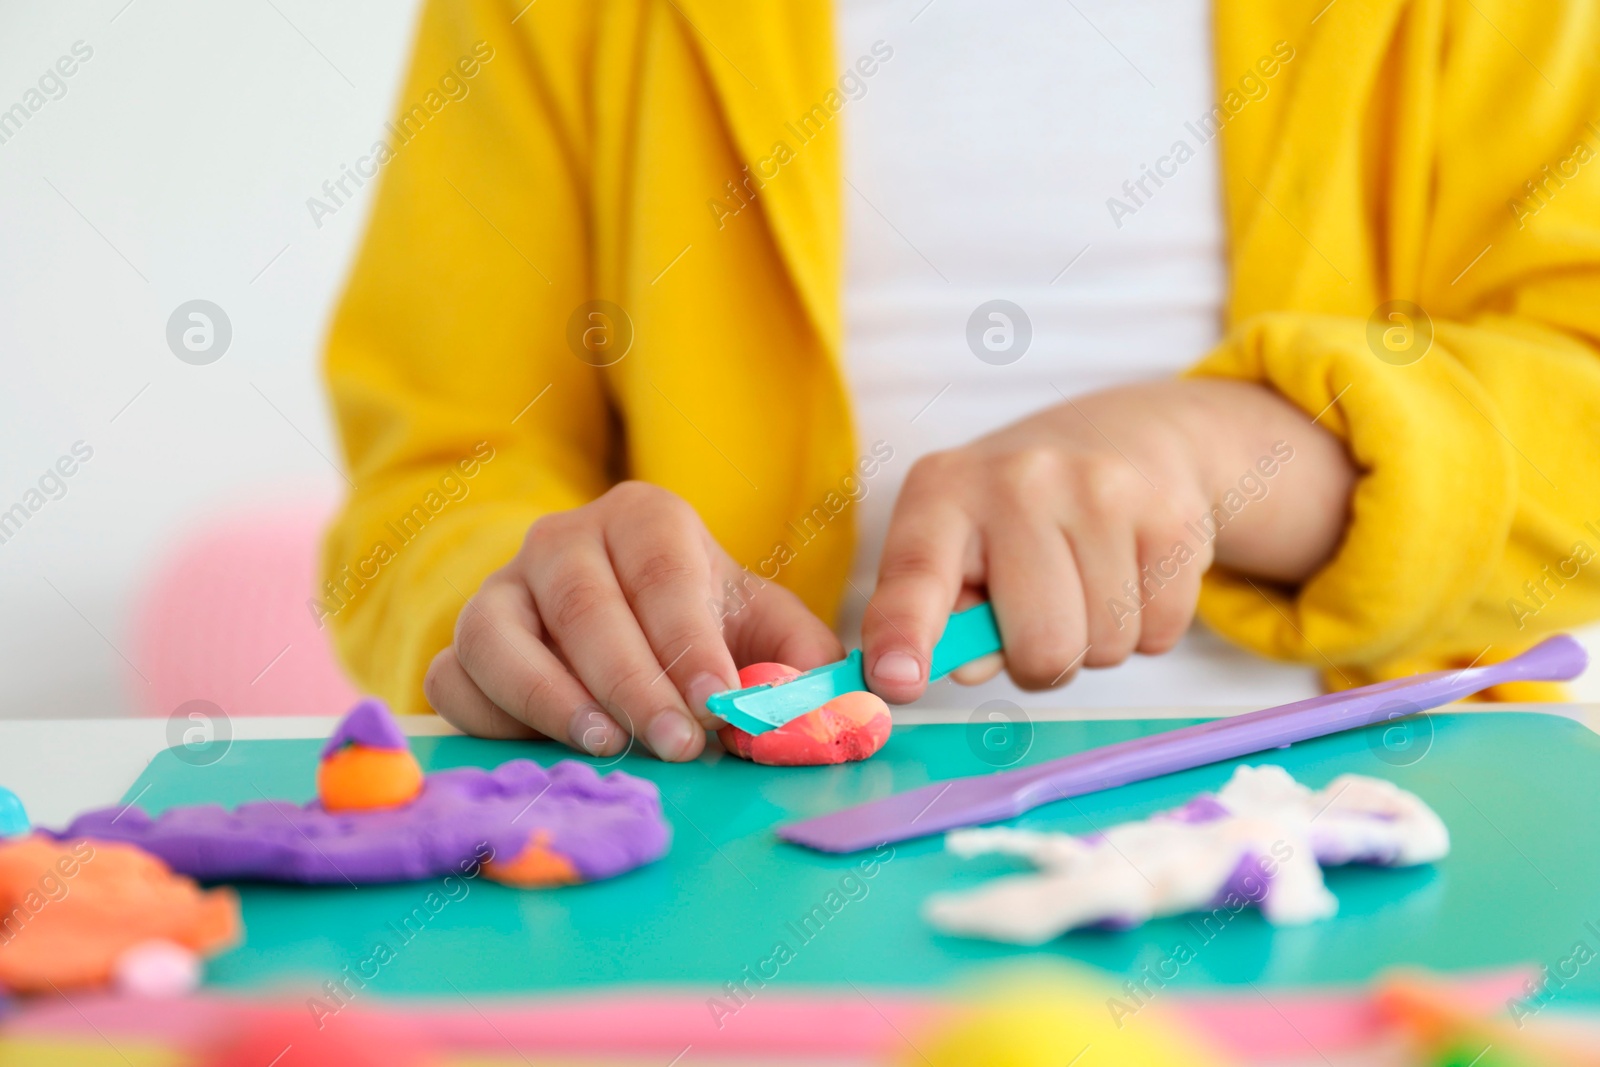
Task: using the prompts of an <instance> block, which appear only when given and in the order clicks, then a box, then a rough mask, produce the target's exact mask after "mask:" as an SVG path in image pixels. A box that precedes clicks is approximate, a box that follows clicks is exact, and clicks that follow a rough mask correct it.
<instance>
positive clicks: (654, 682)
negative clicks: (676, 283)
mask: <svg viewBox="0 0 1600 1067" xmlns="http://www.w3.org/2000/svg"><path fill="white" fill-rule="evenodd" d="M728 581H732V582H733V583H734V584H735V586H736V587H737V588H739V589H740V590H741V591H742V593H741V595H742V596H743V598H744V606H743V607H742V608H740V610H738V611H737V612H736V613H733V614H730V615H728V616H727V617H726V619H725V620H724V619H722V618H720V617H719V616H720V615H721V614H722V613H721V611H720V610H719V606H720V605H721V604H722V603H723V599H724V596H725V593H724V589H725V586H724V583H725V582H728ZM749 581H750V576H749V575H748V573H747V572H745V571H744V569H743V568H741V567H740V566H739V565H738V564H737V563H735V562H734V561H733V558H732V557H731V556H729V555H728V553H727V552H725V551H723V549H722V546H721V545H719V544H717V542H716V541H715V540H714V539H713V538H712V536H711V534H710V533H709V532H708V531H707V530H706V528H705V524H704V523H702V522H701V521H700V516H699V515H697V514H696V513H695V511H694V509H693V508H692V507H691V506H690V505H689V504H687V503H686V502H684V501H683V500H682V499H681V498H680V497H678V496H676V495H674V494H673V493H671V492H669V491H667V490H665V489H662V488H660V487H658V486H654V485H650V484H648V483H645V482H624V483H622V484H621V485H618V486H616V487H615V488H613V489H612V490H611V491H610V492H608V493H606V494H605V495H604V496H602V497H600V498H599V499H598V500H595V501H593V502H591V503H589V504H585V505H584V506H583V507H579V508H574V509H572V510H571V511H564V512H557V513H554V514H551V515H546V516H545V517H544V518H541V519H540V520H539V521H538V522H536V523H534V524H533V526H532V527H530V528H529V530H528V536H527V537H526V538H524V540H523V542H522V549H521V550H520V551H519V552H518V553H517V555H516V557H515V558H514V559H512V560H511V562H510V563H508V564H506V565H505V566H504V567H502V568H500V569H499V570H498V571H495V572H494V573H493V574H491V575H489V577H488V578H486V579H484V582H483V585H482V586H481V587H480V588H479V589H478V591H477V593H476V594H475V595H474V596H473V597H472V598H471V599H470V600H469V601H468V602H467V605H466V607H464V608H463V609H462V610H461V615H460V617H459V618H458V619H457V620H456V630H455V640H454V643H453V644H451V646H450V647H449V648H447V649H445V650H444V651H443V652H440V653H439V654H438V655H437V656H435V657H434V660H433V663H432V664H431V665H430V666H429V668H428V675H427V678H426V680H425V681H424V683H423V689H424V692H425V693H426V694H427V697H428V702H429V703H430V704H432V705H433V707H434V710H436V711H437V712H438V713H439V714H440V715H441V716H443V717H444V718H445V719H446V720H448V721H449V722H451V723H452V724H454V725H455V726H457V727H459V728H461V729H462V730H465V731H467V732H468V733H471V734H475V735H477V736H479V737H534V736H539V735H543V736H546V737H551V738H555V739H556V740H560V741H565V742H567V743H568V744H571V745H572V746H574V747H575V748H580V749H582V750H584V751H586V752H589V753H592V754H594V755H597V756H606V755H614V754H615V753H618V752H621V751H622V750H623V749H625V748H626V747H627V745H628V744H629V741H628V735H629V734H632V735H633V736H634V737H637V738H638V739H639V740H641V741H643V742H644V743H645V744H646V745H647V746H648V747H649V748H650V750H651V751H652V752H654V753H655V754H656V755H657V756H660V757H661V758H662V759H666V760H688V759H693V758H694V757H695V756H697V755H699V754H700V751H701V749H702V748H703V747H704V746H705V732H704V730H705V727H714V726H717V725H719V724H720V720H717V719H716V718H714V717H712V716H711V715H709V714H708V713H707V711H706V698H707V697H709V696H710V695H711V694H712V693H716V692H720V691H721V690H724V689H733V688H736V687H737V686H738V682H739V676H738V671H737V670H736V669H735V664H736V663H755V662H761V661H775V662H780V663H788V664H792V665H794V666H795V667H797V668H799V669H801V670H809V669H810V668H812V667H817V666H821V665H822V664H824V663H827V662H829V661H831V660H836V659H839V658H840V657H841V656H843V655H844V649H843V647H842V646H841V645H840V644H839V640H838V638H837V637H835V636H834V634H833V631H832V630H830V629H829V628H828V627H827V625H826V624H825V623H823V622H822V620H820V619H818V618H817V617H816V616H815V615H813V614H812V613H811V612H810V611H809V610H807V608H806V607H805V605H804V604H803V603H801V601H800V599H799V598H798V597H796V596H795V595H794V594H793V593H791V592H790V591H789V590H787V589H784V588H783V587H782V586H779V585H777V584H775V583H772V582H764V583H759V585H758V587H755V588H753V589H750V590H748V591H746V583H747V582H749Z"/></svg>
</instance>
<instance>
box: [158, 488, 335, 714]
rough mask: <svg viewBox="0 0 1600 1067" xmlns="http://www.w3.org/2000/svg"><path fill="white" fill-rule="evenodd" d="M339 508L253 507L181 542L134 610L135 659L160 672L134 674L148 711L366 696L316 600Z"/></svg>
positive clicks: (295, 708)
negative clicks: (342, 662) (339, 655)
mask: <svg viewBox="0 0 1600 1067" xmlns="http://www.w3.org/2000/svg"><path fill="white" fill-rule="evenodd" d="M330 514H331V508H328V507H318V506H309V505H306V504H303V503H302V504H298V505H287V506H283V507H274V508H271V509H264V510H260V511H251V512H241V513H236V514H233V515H229V516H225V517H220V518H216V519H212V520H210V521H208V522H206V523H204V524H202V525H200V526H199V528H198V529H196V530H194V531H193V532H192V533H190V534H188V535H187V536H184V537H180V538H178V539H176V540H175V542H174V544H173V545H172V546H171V549H170V551H169V552H168V554H167V555H166V557H165V558H164V559H162V560H161V561H160V562H158V563H157V565H156V567H155V569H154V578H153V580H152V581H151V583H150V585H149V586H147V587H146V589H145V592H144V594H143V596H142V597H141V598H140V599H139V600H138V601H137V602H136V603H135V605H134V609H133V642H134V648H133V657H132V658H133V662H134V663H136V664H138V665H139V669H140V670H141V671H142V672H143V673H144V675H145V678H147V679H148V680H149V683H148V684H146V683H145V682H144V681H143V680H141V679H140V678H139V677H138V676H136V675H134V676H131V680H130V687H131V689H132V690H133V698H134V705H135V706H136V707H137V708H138V709H139V710H140V712H141V713H143V714H146V715H172V714H173V713H174V712H175V711H177V710H178V708H180V707H181V706H183V705H184V704H187V703H189V702H191V701H205V702H209V703H210V704H214V705H215V706H216V707H217V708H219V709H221V711H222V712H223V713H225V714H226V715H339V714H343V713H344V711H345V710H347V709H348V708H349V707H350V705H351V704H353V703H355V702H356V700H358V699H359V696H360V694H358V693H357V691H356V689H355V688H354V687H353V686H352V685H351V683H350V681H349V679H348V678H346V677H345V674H344V671H343V670H342V669H341V668H340V666H339V664H338V663H337V661H336V660H335V659H334V653H333V646H332V644H331V637H330V634H329V631H328V628H327V626H326V625H324V626H323V628H321V629H318V627H317V622H316V620H315V619H314V618H313V617H312V613H311V610H310V608H309V607H308V606H307V601H309V600H310V599H311V598H312V597H314V596H316V595H317V589H318V586H319V585H320V582H319V580H318V577H317V556H318V552H319V550H320V542H321V537H322V531H323V529H324V527H325V526H326V523H327V521H328V518H329V515H330ZM207 714H208V715H211V714H214V712H209V713H207Z"/></svg>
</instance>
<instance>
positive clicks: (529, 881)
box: [483, 830, 583, 889]
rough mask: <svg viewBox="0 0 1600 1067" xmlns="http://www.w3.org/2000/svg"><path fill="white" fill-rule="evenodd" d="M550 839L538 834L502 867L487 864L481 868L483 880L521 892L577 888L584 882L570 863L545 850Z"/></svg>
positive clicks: (489, 862) (495, 862)
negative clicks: (575, 886) (568, 887)
mask: <svg viewBox="0 0 1600 1067" xmlns="http://www.w3.org/2000/svg"><path fill="white" fill-rule="evenodd" d="M549 843H550V835H549V834H547V833H545V832H544V831H542V830H541V831H539V832H537V833H535V834H534V835H533V840H531V841H529V842H528V843H527V845H525V846H524V847H523V849H522V851H521V852H519V853H517V854H516V855H515V856H513V857H511V858H510V859H509V860H507V861H506V862H504V863H500V862H498V861H496V860H489V861H488V862H487V863H485V864H484V865H483V876H484V877H485V878H487V879H489V880H490V881H491V882H500V883H502V884H504V885H512V886H516V887H518V888H520V889H537V888H539V887H541V886H551V885H577V884H578V883H579V882H581V881H583V876H582V875H580V874H579V873H578V870H577V868H575V867H574V866H573V865H572V862H571V861H570V860H568V859H567V857H565V856H563V855H562V854H561V853H559V852H552V851H550V849H549V848H548V845H549Z"/></svg>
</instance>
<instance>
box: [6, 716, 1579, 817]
mask: <svg viewBox="0 0 1600 1067" xmlns="http://www.w3.org/2000/svg"><path fill="white" fill-rule="evenodd" d="M1248 710H1250V709H1248V708H1225V707H1223V708H1219V707H1198V706H1197V707H1181V708H1174V707H1167V708H1100V709H1083V708H1075V709H1072V710H1070V711H1068V710H1062V711H1040V710H1037V709H1035V710H1030V711H1029V712H1028V715H1029V717H1030V718H1031V719H1033V720H1035V721H1039V722H1049V721H1064V720H1079V719H1191V718H1211V717H1215V716H1219V715H1236V714H1239V713H1241V712H1243V711H1248ZM1449 710H1450V711H1522V712H1544V713H1546V714H1560V715H1566V716H1568V717H1570V718H1574V719H1577V720H1578V721H1579V722H1582V723H1584V725H1586V726H1588V727H1589V728H1590V729H1591V730H1595V731H1596V732H1600V704H1460V705H1453V706H1452V707H1450V708H1449ZM336 721H337V719H335V718H333V717H309V716H304V717H299V716H297V717H290V716H285V717H282V718H234V719H232V720H231V721H230V723H229V726H230V728H231V730H232V736H233V740H235V741H259V740H271V739H277V738H297V737H326V736H328V734H329V733H330V732H332V730H333V725H334V723H335V722H336ZM965 721H966V716H965V715H964V714H963V713H960V712H916V713H913V712H901V713H897V714H896V715H895V722H896V724H898V725H913V724H917V723H926V722H957V723H959V722H965ZM180 725H187V724H180ZM401 725H402V727H403V728H404V729H405V731H406V733H408V734H410V735H411V736H413V737H419V736H430V735H440V734H453V733H456V732H457V731H456V730H455V729H454V728H452V727H451V726H449V725H448V724H446V723H445V722H443V721H442V720H440V719H438V718H435V717H434V716H431V715H418V716H405V717H403V718H402V719H401ZM168 730H169V726H168V721H167V720H166V719H128V718H118V719H0V786H5V787H6V788H7V789H10V790H11V791H12V792H14V793H16V794H17V795H18V796H19V797H21V798H22V802H23V804H24V805H25V806H26V807H27V809H28V816H29V818H30V819H31V820H32V821H33V822H34V823H35V824H36V825H40V826H48V827H60V826H64V825H66V824H67V823H68V822H70V821H71V819H72V817H73V816H74V815H76V814H78V813H79V812H82V811H85V810H88V809H90V808H100V807H106V806H108V805H111V804H115V803H116V802H117V801H119V800H121V799H122V797H123V795H124V794H126V793H127V791H128V787H129V786H131V785H132V784H133V783H134V781H135V780H136V779H137V778H138V777H139V774H140V772H142V771H143V770H144V768H145V766H146V764H148V763H149V762H150V761H151V760H152V759H154V758H155V756H156V754H157V753H158V752H160V751H162V750H163V749H165V748H167V747H168V744H169V742H168ZM174 736H175V737H181V733H178V734H175V735H174ZM507 758H510V757H509V756H508V757H507Z"/></svg>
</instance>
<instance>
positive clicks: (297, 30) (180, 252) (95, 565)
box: [0, 0, 415, 717]
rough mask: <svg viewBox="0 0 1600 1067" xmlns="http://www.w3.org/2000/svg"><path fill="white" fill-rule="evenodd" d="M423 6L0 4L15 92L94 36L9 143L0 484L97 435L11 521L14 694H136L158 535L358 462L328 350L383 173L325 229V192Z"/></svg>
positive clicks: (2, 601)
mask: <svg viewBox="0 0 1600 1067" xmlns="http://www.w3.org/2000/svg"><path fill="white" fill-rule="evenodd" d="M414 17H415V5H414V3H411V2H395V0H381V2H380V0H341V2H340V3H337V4H326V3H315V2H312V0H228V2H226V3H215V2H211V3H206V2H195V0H190V2H174V0H133V2H132V3H128V2H127V0H105V2H94V3H59V4H58V3H49V4H42V3H41V4H33V3H15V2H8V3H5V4H3V5H0V109H4V108H9V107H10V106H11V105H12V104H14V103H16V102H18V101H19V100H22V99H23V98H24V94H25V93H26V92H27V90H29V89H30V88H36V87H37V82H38V78H39V76H40V75H41V74H44V73H45V72H46V71H47V70H50V69H52V68H53V66H54V64H55V63H56V60H57V59H58V57H60V56H62V55H67V54H70V52H71V48H72V45H73V43H74V42H76V41H83V42H84V43H85V44H86V45H87V46H88V47H91V48H92V49H93V50H94V54H93V57H92V58H91V59H89V60H88V61H87V62H84V63H82V64H81V66H80V67H79V69H78V71H77V72H76V73H75V74H74V75H73V76H72V77H70V78H67V79H64V80H65V82H66V86H67V91H66V93H65V95H64V96H62V97H61V98H60V99H51V100H49V101H48V102H47V103H46V104H45V105H44V106H43V107H42V108H40V109H39V110H38V111H37V113H35V114H33V115H32V117H31V118H29V119H28V121H27V123H26V124H25V126H24V127H23V129H22V130H21V132H20V133H17V134H15V135H13V136H12V137H11V138H10V139H9V140H8V141H7V142H5V143H4V144H0V509H4V508H6V507H9V506H10V505H11V504H12V503H14V502H16V501H17V500H18V499H20V498H21V496H22V494H23V493H24V491H26V490H27V489H28V488H29V487H30V486H32V485H34V484H35V483H36V482H37V480H38V478H39V475H40V474H41V473H43V471H44V470H45V468H47V467H48V466H50V465H51V464H52V463H53V462H54V461H55V460H56V459H57V457H59V456H61V455H62V454H64V453H66V452H68V450H69V449H70V447H71V445H72V443H73V442H74V441H77V440H80V439H81V440H83V441H86V442H88V443H89V444H90V445H91V446H92V447H93V448H94V458H93V459H92V460H91V461H90V462H88V463H87V464H86V465H85V466H84V467H83V468H82V469H81V470H80V471H79V472H78V473H77V474H75V475H74V476H73V477H72V478H71V479H70V480H69V481H68V486H69V489H68V492H67V495H66V496H65V497H63V498H61V499H59V500H54V501H51V502H50V503H49V504H47V505H46V506H45V507H44V508H42V509H41V510H40V511H39V512H38V513H37V514H35V515H34V516H33V517H32V518H31V520H30V521H29V522H28V523H27V525H26V526H25V527H24V528H23V529H22V531H21V532H20V533H19V534H18V535H17V536H16V537H15V538H13V539H12V540H10V541H9V542H8V543H6V544H0V716H5V717H32V716H58V715H97V714H98V715H104V714H118V713H121V712H123V711H125V710H127V706H128V705H127V701H126V697H125V695H124V694H125V692H126V671H127V668H126V667H125V665H124V663H123V661H122V659H121V656H120V655H119V652H118V651H117V648H122V649H126V648H127V647H128V646H129V641H128V636H127V633H126V627H127V621H126V615H127V609H128V607H129V604H130V602H131V600H132V598H133V596H134V594H135V593H136V592H137V591H138V590H139V589H140V588H141V585H140V583H141V580H143V579H144V578H145V577H146V573H147V571H148V568H149V564H150V562H151V560H152V559H153V558H154V556H155V554H156V553H157V552H158V551H159V549H160V547H161V546H162V544H163V541H164V540H165V539H167V538H169V537H170V536H171V535H172V534H173V533H174V532H175V531H178V530H181V529H183V528H184V524H185V523H186V521H188V520H190V519H192V518H193V517H194V516H196V515H199V514H201V513H203V512H208V511H213V510H216V509H219V508H227V507H229V506H232V505H237V504H242V503H246V502H251V501H255V502H260V501H262V500H271V499H276V498H280V497H281V498H284V499H294V498H305V497H307V496H321V497H324V498H328V499H331V498H333V497H334V496H336V495H337V493H338V491H339V490H340V488H342V482H341V481H340V479H339V476H338V474H337V473H335V471H334V470H333V469H332V468H331V467H330V465H329V459H327V458H325V457H332V458H334V459H335V460H336V458H337V452H336V446H335V445H334V442H333V439H332V433H331V428H330V425H329V420H328V412H327V407H326V404H325V402H324V400H323V397H322V395H321V391H320V385H319V382H318V378H317V369H316V358H317V356H316V354H317V350H318V348H319V345H320V342H321V337H322V333H323V330H324V325H325V321H326V317H327V315H328V312H329V309H330V305H331V303H332V301H333V299H334V296H335V295H336V293H337V291H338V286H339V284H340V280H341V278H342V276H343V273H344V271H345V269H346V266H347V264H348V262H349V258H350V256H351V253H352V251H353V248H354V246H355V243H356V240H357V239H358V237H359V235H360V230H361V226H362V223H363V221H364V219H363V215H364V213H365V211H366V209H367V207H368V202H369V199H370V195H371V186H368V188H367V189H366V190H363V191H362V192H361V193H360V194H359V199H358V200H357V201H355V202H354V204H352V205H351V206H350V207H347V208H346V209H344V210H341V211H340V212H339V213H338V214H337V215H335V216H334V217H332V218H325V219H323V225H322V227H321V229H318V228H316V226H315V225H314V224H313V222H312V220H311V217H310V214H309V212H308V211H307V209H306V199H307V197H310V196H312V195H315V194H317V193H318V191H319V189H320V187H321V185H322V183H323V181H324V180H325V179H327V178H329V177H331V176H336V175H337V174H338V171H339V166H340V164H341V163H348V162H350V161H351V160H353V159H354V158H355V157H357V156H358V155H360V154H361V153H362V152H363V151H365V150H366V148H367V146H369V145H370V144H371V143H372V142H373V140H374V139H375V138H376V137H377V135H378V132H379V129H380V127H381V126H382V123H383V121H384V119H385V118H386V117H387V112H388V110H389V107H390V104H391V102H392V100H393V98H394V95H395V93H396V91H397V86H396V83H397V80H398V78H399V77H400V74H401V68H402V64H403V62H404V58H405V53H406V51H407V49H408V47H409V44H410V36H411V31H412V24H413V20H414ZM195 298H204V299H207V300H211V301H214V302H215V303H217V304H218V305H220V306H221V307H222V308H223V309H224V311H225V312H226V313H227V315H228V316H229V318H230V319H231V321H232V325H233V341H232V344H231V347H230V348H229V350H228V351H227V352H226V354H225V355H224V356H223V357H222V358H221V359H220V360H219V361H218V362H216V363H213V364H211V365H209V366H191V365H189V364H186V363H183V362H181V361H179V360H178V359H177V358H175V357H174V355H173V354H172V352H171V350H170V349H169V348H168V347H167V343H166V336H165V335H166V323H167V319H168V317H169V315H171V313H172V311H173V309H174V308H176V307H177V306H178V305H179V304H181V303H183V302H185V301H187V300H191V299H195ZM258 390H259V392H258ZM135 397H137V399H134V398H135ZM264 397H265V398H268V399H270V404H269V403H268V399H264ZM130 400H132V403H131V404H130V403H129V401H130ZM273 405H276V407H277V408H278V409H279V411H281V413H282V414H281V415H280V414H279V411H274V410H273ZM125 406H126V407H125ZM119 412H120V414H119ZM113 418H115V421H114V422H113V421H112V419H113ZM291 423H292V426H291V425H290V424H291ZM302 434H303V435H304V437H302V436H301V435H302ZM307 439H309V441H308V440H307ZM52 584H53V585H54V586H55V589H56V590H59V594H58V593H57V592H56V591H55V590H53V589H52V588H51V585H52ZM69 601H70V604H69V603H68V602H69ZM79 612H81V613H82V617H80V615H79V614H78V613H79ZM97 630H98V631H99V634H103V635H104V637H103V638H102V637H101V636H99V635H97V633H96V631H97ZM113 646H116V647H113Z"/></svg>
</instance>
